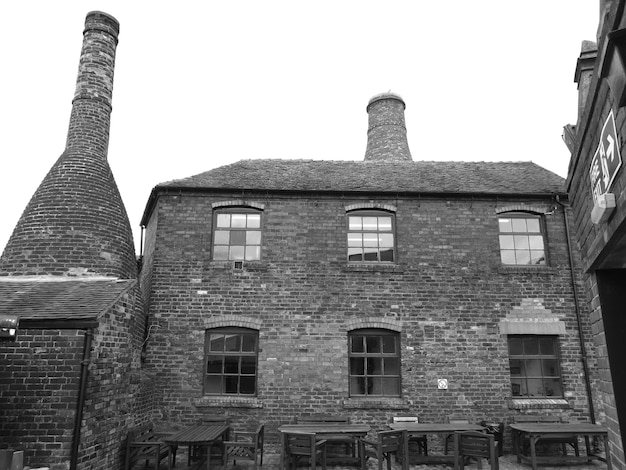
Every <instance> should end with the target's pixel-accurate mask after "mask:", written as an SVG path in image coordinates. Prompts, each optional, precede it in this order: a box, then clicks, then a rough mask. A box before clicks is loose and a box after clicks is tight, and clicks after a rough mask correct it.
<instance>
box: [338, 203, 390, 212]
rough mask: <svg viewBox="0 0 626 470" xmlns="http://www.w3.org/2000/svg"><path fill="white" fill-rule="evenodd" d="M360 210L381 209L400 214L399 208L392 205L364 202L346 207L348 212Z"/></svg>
mask: <svg viewBox="0 0 626 470" xmlns="http://www.w3.org/2000/svg"><path fill="white" fill-rule="evenodd" d="M359 209H379V210H383V211H390V212H398V208H397V207H396V206H394V205H392V204H379V203H375V202H364V203H359V204H350V205H349V206H346V212H350V211H355V210H359Z"/></svg>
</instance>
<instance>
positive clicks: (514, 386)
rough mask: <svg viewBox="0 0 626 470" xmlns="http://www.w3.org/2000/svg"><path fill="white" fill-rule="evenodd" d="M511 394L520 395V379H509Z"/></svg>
mask: <svg viewBox="0 0 626 470" xmlns="http://www.w3.org/2000/svg"><path fill="white" fill-rule="evenodd" d="M511 394H512V395H513V396H514V397H520V396H522V381H521V380H520V379H511Z"/></svg>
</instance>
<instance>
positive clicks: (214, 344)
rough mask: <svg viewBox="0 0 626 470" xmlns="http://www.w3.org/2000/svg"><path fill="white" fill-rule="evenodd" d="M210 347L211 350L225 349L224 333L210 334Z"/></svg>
mask: <svg viewBox="0 0 626 470" xmlns="http://www.w3.org/2000/svg"><path fill="white" fill-rule="evenodd" d="M209 348H210V350H211V351H219V352H221V351H223V350H224V335H220V334H211V335H210V336H209Z"/></svg>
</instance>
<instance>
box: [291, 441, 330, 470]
mask: <svg viewBox="0 0 626 470" xmlns="http://www.w3.org/2000/svg"><path fill="white" fill-rule="evenodd" d="M283 438H284V439H285V441H284V442H285V449H284V455H285V464H286V467H287V469H289V467H290V466H291V467H292V468H293V470H295V469H296V467H297V465H298V461H299V460H301V459H309V461H310V464H311V470H315V468H316V467H317V463H318V462H321V464H322V470H326V440H325V439H322V440H319V441H318V440H316V439H315V434H314V433H308V432H289V433H285V434H284V435H283Z"/></svg>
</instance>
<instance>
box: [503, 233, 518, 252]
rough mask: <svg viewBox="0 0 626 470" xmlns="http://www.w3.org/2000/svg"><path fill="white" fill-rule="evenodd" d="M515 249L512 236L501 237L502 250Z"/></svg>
mask: <svg viewBox="0 0 626 470" xmlns="http://www.w3.org/2000/svg"><path fill="white" fill-rule="evenodd" d="M513 248H515V244H514V243H513V236H512V235H500V249H502V250H512V249H513Z"/></svg>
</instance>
